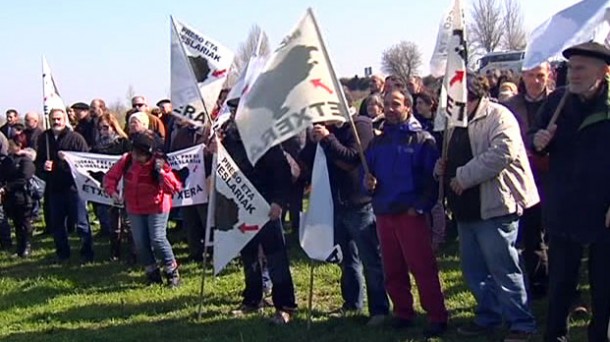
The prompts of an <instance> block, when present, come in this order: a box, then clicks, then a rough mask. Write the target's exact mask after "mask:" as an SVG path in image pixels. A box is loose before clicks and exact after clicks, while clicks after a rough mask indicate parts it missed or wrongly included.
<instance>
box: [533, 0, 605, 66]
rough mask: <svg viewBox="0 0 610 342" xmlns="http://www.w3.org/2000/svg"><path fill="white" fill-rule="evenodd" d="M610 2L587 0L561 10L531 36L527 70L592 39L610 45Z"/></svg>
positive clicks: (558, 56)
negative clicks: (609, 43)
mask: <svg viewBox="0 0 610 342" xmlns="http://www.w3.org/2000/svg"><path fill="white" fill-rule="evenodd" d="M609 9H610V1H608V0H584V1H581V2H578V3H576V4H574V5H572V6H570V7H568V8H566V9H564V10H562V11H559V12H558V13H556V14H555V15H553V16H552V17H550V18H549V19H547V20H546V21H544V22H543V23H542V24H540V26H538V27H536V28H535V29H534V30H533V31H532V33H531V34H530V35H529V37H528V40H527V48H526V49H525V56H524V58H523V70H528V69H532V68H535V67H536V66H538V65H540V64H542V63H543V62H546V61H548V60H550V59H555V58H560V57H561V52H562V51H563V50H565V49H567V48H568V47H570V46H573V45H576V44H580V43H584V42H587V41H590V40H593V41H596V42H598V43H600V44H603V45H606V46H608V43H607V41H608V34H609V33H610V24H609V23H610V21H609V19H610V12H609V11H608V10H609Z"/></svg>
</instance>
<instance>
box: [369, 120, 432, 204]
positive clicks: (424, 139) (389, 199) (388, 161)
mask: <svg viewBox="0 0 610 342" xmlns="http://www.w3.org/2000/svg"><path fill="white" fill-rule="evenodd" d="M438 157H439V152H438V149H437V148H436V143H435V141H434V138H433V137H432V135H430V133H428V132H426V131H424V130H423V129H422V128H421V125H419V124H418V123H414V122H412V121H407V122H404V123H401V124H398V125H390V124H388V123H387V122H386V123H385V125H384V127H383V132H382V133H381V135H378V136H376V137H375V138H374V139H373V140H372V141H371V144H370V145H369V147H368V149H367V151H366V161H367V163H368V166H369V168H370V172H371V174H372V175H373V176H375V178H377V188H376V189H375V192H374V193H373V211H374V212H375V214H377V215H379V214H381V215H384V214H397V213H401V212H405V211H407V210H409V209H410V208H414V209H416V210H421V211H429V210H430V209H431V208H432V206H433V205H434V203H436V200H437V196H438V184H437V182H436V181H435V180H434V176H433V171H434V164H435V163H436V160H437V159H438Z"/></svg>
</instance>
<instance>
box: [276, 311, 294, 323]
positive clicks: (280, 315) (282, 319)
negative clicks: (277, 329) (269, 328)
mask: <svg viewBox="0 0 610 342" xmlns="http://www.w3.org/2000/svg"><path fill="white" fill-rule="evenodd" d="M290 321H292V313H291V312H288V311H283V310H276V311H275V315H273V317H272V318H271V324H273V325H286V324H288V323H290Z"/></svg>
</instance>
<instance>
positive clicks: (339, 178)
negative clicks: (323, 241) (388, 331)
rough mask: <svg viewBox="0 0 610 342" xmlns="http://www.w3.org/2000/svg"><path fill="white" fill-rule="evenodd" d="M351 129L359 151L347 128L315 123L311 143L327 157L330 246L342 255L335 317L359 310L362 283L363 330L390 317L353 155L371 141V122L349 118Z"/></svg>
mask: <svg viewBox="0 0 610 342" xmlns="http://www.w3.org/2000/svg"><path fill="white" fill-rule="evenodd" d="M354 125H355V127H356V130H357V133H358V136H359V137H360V142H361V144H362V146H361V147H360V146H358V140H357V138H358V137H357V136H356V133H355V132H354V130H353V128H352V127H351V125H350V124H349V123H343V124H340V125H335V124H328V125H326V126H324V125H320V124H316V125H314V128H313V139H314V141H316V142H319V143H320V146H321V147H322V149H323V150H324V153H325V155H326V161H327V165H328V173H329V178H330V184H331V192H332V195H333V204H334V218H335V224H334V226H335V227H334V228H335V241H336V242H337V243H338V244H339V245H340V246H341V250H342V252H343V260H342V262H341V295H342V297H343V301H344V303H343V306H342V308H341V309H340V310H339V313H341V314H345V313H347V312H349V311H355V312H356V311H357V312H360V311H362V310H363V302H364V283H365V282H366V288H367V291H366V293H367V297H368V301H367V302H368V307H369V314H370V316H371V319H370V320H369V323H368V325H370V326H376V325H380V324H381V323H383V321H384V319H385V317H386V316H387V315H388V314H389V309H390V304H389V302H388V297H387V294H386V290H385V286H384V282H383V280H384V276H383V266H382V264H381V253H380V245H379V238H378V237H377V225H376V222H375V215H374V214H373V207H372V204H371V196H369V195H368V194H366V193H365V192H364V191H363V190H362V185H361V184H362V182H361V173H360V172H361V167H362V162H361V159H360V158H359V152H358V150H359V149H360V148H362V149H366V148H367V146H368V144H369V143H370V141H371V140H372V139H373V123H372V121H371V118H369V117H368V116H362V115H357V116H355V117H354ZM362 266H364V272H362V269H363V267H362ZM363 274H364V277H363Z"/></svg>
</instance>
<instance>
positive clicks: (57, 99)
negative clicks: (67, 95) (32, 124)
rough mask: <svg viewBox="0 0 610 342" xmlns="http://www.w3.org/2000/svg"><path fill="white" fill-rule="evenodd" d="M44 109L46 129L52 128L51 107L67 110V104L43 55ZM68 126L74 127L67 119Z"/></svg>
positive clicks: (43, 123) (43, 122)
mask: <svg viewBox="0 0 610 342" xmlns="http://www.w3.org/2000/svg"><path fill="white" fill-rule="evenodd" d="M42 109H43V115H44V117H43V121H42V125H43V129H44V130H47V129H49V128H51V125H50V124H49V113H50V112H51V109H61V110H63V111H65V110H66V105H65V104H64V101H63V100H62V99H61V96H59V91H58V90H57V85H56V84H55V80H54V79H53V74H52V73H51V68H50V67H49V63H47V59H46V58H45V56H42ZM66 126H68V127H70V128H72V126H71V125H70V122H69V120H66Z"/></svg>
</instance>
